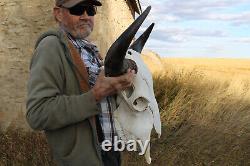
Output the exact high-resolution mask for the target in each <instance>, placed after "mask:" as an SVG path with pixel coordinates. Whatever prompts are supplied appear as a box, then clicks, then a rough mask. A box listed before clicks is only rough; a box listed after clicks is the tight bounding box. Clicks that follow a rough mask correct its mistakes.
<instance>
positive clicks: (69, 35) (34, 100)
mask: <svg viewBox="0 0 250 166" xmlns="http://www.w3.org/2000/svg"><path fill="white" fill-rule="evenodd" d="M101 5H102V4H101V3H100V2H99V1H97V0H56V5H55V7H54V17H55V19H56V21H57V22H58V25H59V28H58V30H54V31H48V32H46V33H44V34H43V35H41V37H40V38H39V39H38V41H37V43H36V46H35V51H34V55H33V58H32V60H31V66H30V79H29V81H28V99H27V114H26V116H27V121H28V123H29V124H30V126H31V127H32V128H33V129H35V130H44V131H45V134H46V137H47V139H48V143H49V146H50V148H51V150H52V154H53V157H54V159H55V161H56V163H57V164H58V165H70V166H78V165H79V166H80V165H81V166H82V165H90V166H92V165H93V166H98V165H109V166H112V165H115V166H116V165H120V154H119V152H114V151H110V152H104V151H102V150H101V148H100V143H101V142H102V141H103V140H107V139H108V140H110V141H113V138H114V136H115V135H116V132H115V126H114V123H113V117H112V112H113V111H114V109H115V108H114V102H113V98H112V97H111V96H112V95H114V94H116V93H117V92H119V91H121V90H124V89H126V88H128V87H130V86H131V84H132V80H133V78H134V71H133V70H128V72H127V73H126V74H124V75H122V76H119V77H105V76H104V72H103V71H102V70H101V64H102V63H101V60H100V57H99V53H98V50H97V48H96V46H95V45H93V44H92V43H90V42H89V41H87V40H86V37H87V36H89V34H90V33H91V32H92V30H93V26H94V15H95V14H96V7H97V6H101Z"/></svg>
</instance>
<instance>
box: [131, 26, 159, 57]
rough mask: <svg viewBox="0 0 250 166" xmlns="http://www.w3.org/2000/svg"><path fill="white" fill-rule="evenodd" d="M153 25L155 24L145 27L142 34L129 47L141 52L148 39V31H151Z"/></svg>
mask: <svg viewBox="0 0 250 166" xmlns="http://www.w3.org/2000/svg"><path fill="white" fill-rule="evenodd" d="M154 25H155V24H154V23H152V24H151V25H150V26H149V27H148V28H147V29H146V31H145V32H143V34H142V35H141V36H140V37H139V38H138V39H137V40H136V41H135V42H134V43H133V44H132V45H131V46H130V47H129V48H130V49H132V50H134V51H136V52H138V53H141V52H142V49H143V47H144V45H145V43H146V42H147V40H148V37H149V35H150V33H151V32H152V29H153V28H154Z"/></svg>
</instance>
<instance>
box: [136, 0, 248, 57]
mask: <svg viewBox="0 0 250 166" xmlns="http://www.w3.org/2000/svg"><path fill="white" fill-rule="evenodd" d="M140 2H141V5H142V10H144V9H145V8H146V7H147V6H149V5H150V6H152V9H151V12H150V14H149V16H148V18H147V20H146V21H145V23H144V24H143V26H142V28H141V29H140V33H142V32H143V31H144V30H145V29H146V28H147V26H149V25H150V24H151V23H153V22H154V23H155V27H154V29H153V32H152V34H151V36H150V38H149V40H148V42H147V44H146V46H145V48H146V49H150V50H153V51H154V52H156V53H158V54H159V55H160V56H162V57H207V58H250V0H140ZM140 33H139V34H140Z"/></svg>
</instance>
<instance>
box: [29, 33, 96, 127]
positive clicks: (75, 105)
mask: <svg viewBox="0 0 250 166" xmlns="http://www.w3.org/2000/svg"><path fill="white" fill-rule="evenodd" d="M60 54H63V49H62V46H61V44H60V43H59V40H58V39H57V37H55V36H49V37H46V38H44V39H43V40H42V41H41V42H40V43H39V45H38V47H37V48H36V50H35V53H34V55H33V58H32V60H31V69H30V78H29V81H28V96H27V103H26V104H27V105H26V106H27V113H26V118H27V121H28V123H29V125H30V126H31V128H33V129H35V130H55V129H58V128H62V127H66V126H68V125H71V124H74V123H77V122H80V121H83V120H86V119H87V118H89V117H91V116H95V115H97V114H99V113H100V110H99V109H98V108H97V103H96V101H95V99H94V96H93V94H92V91H88V92H86V93H84V94H81V95H72V96H67V95H64V94H63V93H62V91H63V85H64V82H63V81H64V74H63V73H64V71H63V64H62V61H61V58H60Z"/></svg>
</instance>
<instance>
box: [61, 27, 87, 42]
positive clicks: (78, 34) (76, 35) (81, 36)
mask: <svg viewBox="0 0 250 166" xmlns="http://www.w3.org/2000/svg"><path fill="white" fill-rule="evenodd" d="M60 27H61V28H62V29H63V30H64V31H65V32H67V33H69V34H70V35H71V36H72V37H74V38H75V39H85V38H87V37H88V36H89V35H90V33H91V32H92V29H91V28H90V27H87V28H86V30H85V31H84V33H82V32H80V31H76V32H75V33H74V32H71V30H69V29H68V28H66V27H65V26H64V25H60Z"/></svg>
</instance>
